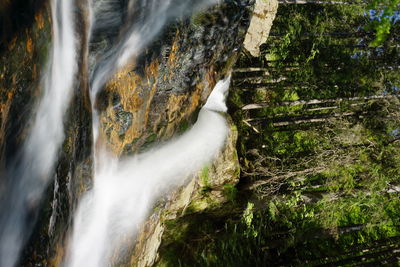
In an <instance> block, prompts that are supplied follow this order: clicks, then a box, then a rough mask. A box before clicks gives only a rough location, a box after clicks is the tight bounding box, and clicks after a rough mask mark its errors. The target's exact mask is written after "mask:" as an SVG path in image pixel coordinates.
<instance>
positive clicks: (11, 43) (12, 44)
mask: <svg viewBox="0 0 400 267" xmlns="http://www.w3.org/2000/svg"><path fill="white" fill-rule="evenodd" d="M16 43H17V37H14V38H13V39H12V40H11V42H10V43H9V44H8V50H12V49H13V48H14V47H15V44H16Z"/></svg>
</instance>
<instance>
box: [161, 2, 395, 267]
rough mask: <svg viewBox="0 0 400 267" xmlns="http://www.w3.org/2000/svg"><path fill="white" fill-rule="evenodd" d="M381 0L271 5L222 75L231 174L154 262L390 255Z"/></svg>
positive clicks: (335, 261) (312, 260) (390, 92)
mask: <svg viewBox="0 0 400 267" xmlns="http://www.w3.org/2000/svg"><path fill="white" fill-rule="evenodd" d="M383 4H384V5H382V2H381V3H378V2H377V1H372V2H371V5H347V4H341V5H332V4H325V5H318V4H303V5H281V6H280V8H279V11H278V14H277V18H276V20H275V23H274V26H273V28H272V30H271V36H270V39H269V41H268V42H267V44H265V45H264V47H263V48H262V49H261V52H262V53H261V56H260V57H259V58H253V57H250V56H249V55H247V54H245V53H244V54H243V55H242V56H241V58H240V59H239V62H238V64H237V71H236V72H235V73H234V75H233V90H232V91H231V94H230V97H229V101H230V103H229V107H230V111H231V115H232V117H233V119H234V121H235V123H236V125H237V127H238V131H239V141H238V144H237V149H238V153H239V159H240V162H241V166H242V169H241V181H240V184H239V186H238V187H237V189H236V187H234V186H230V185H227V186H226V187H225V188H224V191H223V193H224V195H225V196H227V198H228V199H229V200H232V201H229V202H228V203H226V204H224V205H223V206H222V207H221V206H216V207H214V208H213V209H211V210H208V211H206V212H204V213H202V214H195V213H192V214H190V215H187V216H184V217H183V218H180V219H179V220H178V221H177V222H176V223H177V224H178V225H175V226H174V227H172V228H171V229H170V231H169V230H168V231H167V232H169V233H174V229H179V227H181V226H179V225H180V224H182V225H185V227H186V228H185V234H184V235H179V236H178V239H179V240H177V239H176V238H173V237H171V240H174V241H166V242H164V243H163V244H162V246H161V249H160V255H161V263H163V264H164V265H166V266H177V265H178V266H179V265H181V266H283V265H285V266H316V265H324V264H325V265H335V266H355V265H357V266H359V265H362V266H364V265H371V266H381V265H389V266H394V265H399V257H400V252H399V251H400V250H399V248H400V100H399V96H398V93H399V92H398V90H399V88H400V73H399V67H400V65H399V64H400V63H399V62H400V58H399V55H400V53H399V46H398V41H399V36H398V33H399V32H400V31H399V24H400V23H399V21H396V20H394V19H391V18H390V16H391V14H394V12H395V10H393V8H392V9H391V7H390V6H391V5H392V4H398V1H397V2H396V1H386V2H385V3H383ZM368 9H376V10H379V9H382V10H386V11H383V13H379V15H380V16H381V17H382V18H389V24H390V27H389V28H390V30H388V26H387V25H386V23H387V20H386V19H381V20H378V19H376V18H375V20H374V21H372V22H371V20H370V18H369V16H367V15H365V14H364V12H365V10H368ZM371 25H372V26H371ZM201 177H202V178H201V180H202V181H203V182H202V183H203V184H205V185H206V184H207V183H206V182H204V181H207V179H206V178H205V177H207V171H206V170H203V172H202V175H201ZM233 200H234V201H233ZM168 255H169V256H168ZM177 255H179V257H177Z"/></svg>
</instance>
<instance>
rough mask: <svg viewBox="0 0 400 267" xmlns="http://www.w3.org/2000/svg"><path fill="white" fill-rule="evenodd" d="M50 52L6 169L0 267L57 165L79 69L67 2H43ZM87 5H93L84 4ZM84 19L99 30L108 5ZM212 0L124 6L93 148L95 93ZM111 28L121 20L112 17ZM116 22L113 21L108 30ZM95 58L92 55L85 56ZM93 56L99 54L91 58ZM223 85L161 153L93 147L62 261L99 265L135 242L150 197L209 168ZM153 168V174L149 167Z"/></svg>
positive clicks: (101, 80) (103, 1)
mask: <svg viewBox="0 0 400 267" xmlns="http://www.w3.org/2000/svg"><path fill="white" fill-rule="evenodd" d="M50 1H51V16H52V23H53V29H52V30H53V45H52V49H51V51H50V56H49V61H48V63H47V66H46V69H45V72H44V77H43V78H42V82H41V85H42V86H41V87H42V92H41V98H40V100H39V101H38V104H37V106H36V112H35V113H34V114H35V115H34V116H33V118H32V127H31V129H30V130H29V132H28V135H27V138H26V141H25V142H24V144H23V149H22V150H21V151H20V153H19V154H18V155H17V156H16V159H15V161H14V164H13V165H12V167H11V168H9V170H7V177H10V178H12V179H10V180H11V182H10V184H9V191H8V193H7V195H5V196H2V203H1V207H0V212H1V213H0V266H1V267H13V266H16V264H17V263H18V259H19V255H20V253H21V251H22V248H23V246H24V245H25V243H26V242H27V240H28V239H29V237H30V234H31V232H32V229H33V227H34V224H35V221H36V217H37V212H38V210H39V207H40V202H41V199H42V195H43V193H44V191H45V190H46V188H47V186H48V184H49V182H51V181H52V178H53V177H52V176H53V175H52V174H53V169H54V164H55V162H56V161H57V154H58V152H59V149H60V146H61V144H62V142H63V140H64V126H63V116H64V114H65V113H66V111H67V108H68V105H69V103H70V100H71V97H72V94H73V88H74V78H75V76H76V72H77V67H78V66H77V62H78V58H77V49H78V48H77V42H76V39H75V33H74V31H75V26H74V21H75V18H74V8H75V7H74V1H66V0H50ZM88 1H89V2H91V1H90V0H88ZM92 1H94V2H93V3H92V2H91V4H90V9H93V10H89V11H88V13H87V14H88V15H89V16H90V17H91V19H92V20H93V21H91V26H90V27H91V31H89V33H88V34H89V36H88V39H89V38H90V37H91V36H92V31H93V30H94V28H96V25H97V27H99V25H100V28H102V27H105V25H107V23H104V21H107V19H109V16H110V14H108V15H107V14H103V15H104V16H99V17H98V15H99V14H102V12H107V10H108V9H107V7H106V5H107V4H110V1H111V2H112V1H114V0H98V1H95V0H92ZM217 2H219V0H192V1H188V0H143V1H141V2H140V3H142V5H141V6H140V8H141V10H140V12H139V13H140V14H141V16H140V17H139V18H138V17H136V16H135V14H136V13H135V12H137V10H135V8H138V7H139V5H137V3H138V2H137V1H134V0H132V1H129V3H128V5H127V9H128V11H127V15H126V18H125V21H124V25H122V27H123V28H122V29H120V30H121V31H120V36H119V37H118V38H117V41H116V43H115V44H114V45H113V46H111V48H110V49H107V50H106V51H103V52H104V55H103V56H102V57H101V58H100V59H99V60H97V61H96V60H95V59H94V60H93V61H89V62H92V64H93V66H92V67H93V68H92V69H93V72H92V74H91V84H90V87H91V89H90V90H91V91H90V97H91V101H92V109H93V110H92V111H93V136H94V143H95V144H96V141H97V137H98V131H99V123H98V120H99V116H98V113H97V111H96V109H95V104H94V103H95V102H96V101H95V100H96V96H97V94H98V92H99V91H100V90H101V89H102V88H103V87H104V85H105V84H106V82H107V81H108V80H109V79H110V78H111V77H112V76H113V75H114V74H115V73H116V72H118V71H119V70H120V69H121V68H122V67H124V66H126V65H127V64H129V63H132V62H134V59H135V58H136V57H137V56H139V55H140V53H142V51H143V50H144V49H145V48H146V46H148V45H149V44H150V42H151V41H152V40H153V39H154V38H155V37H156V36H157V35H158V34H160V32H161V31H162V29H163V28H164V27H165V26H166V25H167V24H168V22H169V21H171V20H173V19H175V18H177V17H185V16H189V15H191V14H192V12H194V11H198V10H200V9H203V8H206V7H208V6H209V5H212V4H215V3H217ZM97 18H100V19H103V20H104V21H103V23H98V24H96V19H97ZM113 19H114V20H113V24H112V25H113V26H115V25H117V24H120V23H122V21H116V20H115V18H113ZM114 22H115V23H114ZM89 56H93V55H89ZM93 58H96V57H93ZM229 83H230V78H226V79H225V80H222V81H220V82H218V83H217V85H216V87H215V88H214V90H213V92H212V94H211V96H210V98H209V100H208V101H207V103H206V105H205V106H204V107H203V109H202V110H201V111H200V113H199V117H198V120H197V122H196V124H195V125H194V126H193V127H192V128H191V129H190V130H189V131H188V132H187V133H185V134H184V135H182V136H180V137H176V138H175V139H173V140H172V141H170V142H168V143H167V144H164V145H163V146H160V147H156V148H153V149H152V150H150V151H148V152H146V153H143V154H139V155H135V156H133V157H129V158H124V159H118V158H117V157H116V156H114V155H112V154H111V153H109V152H107V150H106V148H105V147H102V146H100V147H97V146H96V145H95V146H94V147H95V151H94V152H93V154H94V161H95V171H94V186H93V189H92V190H90V191H89V192H87V193H86V194H85V195H84V197H83V198H82V199H81V201H80V203H79V205H78V209H77V212H76V214H75V218H74V223H73V233H72V236H71V237H70V242H69V243H70V244H69V247H68V251H67V256H66V259H65V261H64V263H65V264H66V265H67V266H106V265H108V261H109V257H110V255H111V253H112V251H114V250H115V249H118V248H120V246H121V240H122V239H125V238H127V237H129V238H130V237H133V236H134V235H135V233H137V230H138V229H139V227H140V225H141V224H142V223H143V222H144V220H145V218H146V216H147V215H148V213H149V209H150V208H151V207H152V205H153V204H154V202H155V201H156V200H157V198H159V197H161V196H163V195H164V194H167V193H168V192H170V190H172V189H173V188H176V187H177V186H180V185H182V184H183V183H184V182H185V180H187V178H188V177H190V176H191V175H193V174H194V173H195V172H196V171H197V170H199V169H200V168H201V167H202V166H204V165H205V164H207V163H208V162H210V161H211V160H212V159H213V158H214V157H215V156H216V155H217V153H218V152H219V150H220V149H221V147H222V146H223V144H224V142H225V138H226V135H227V131H228V128H227V123H226V120H225V117H224V115H223V114H222V113H223V112H226V106H225V97H226V92H227V90H228V88H229ZM155 165H156V166H157V168H156V169H155V168H154V166H155Z"/></svg>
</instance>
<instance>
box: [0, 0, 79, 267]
mask: <svg viewBox="0 0 400 267" xmlns="http://www.w3.org/2000/svg"><path fill="white" fill-rule="evenodd" d="M73 9H74V7H73V2H72V1H63V0H52V1H51V13H52V22H53V37H54V38H53V39H54V40H53V46H52V49H51V54H50V56H49V58H50V59H49V62H48V63H47V67H46V71H45V75H44V77H43V81H42V88H43V91H42V98H41V100H40V102H39V103H38V107H37V111H36V114H35V116H34V118H33V126H32V128H31V130H30V133H29V135H28V138H27V140H26V142H25V144H24V149H23V151H22V152H21V153H20V154H19V157H17V159H16V162H15V165H14V167H13V168H12V169H11V170H9V172H8V173H9V174H8V175H9V176H11V177H12V179H13V181H12V184H11V186H10V188H9V192H8V193H9V194H8V195H7V196H6V198H5V200H4V202H3V204H4V205H3V207H2V210H1V214H0V266H1V267H12V266H15V265H16V264H17V261H18V258H19V254H20V252H21V249H22V247H23V246H24V244H25V242H26V241H27V239H28V238H29V236H30V232H31V230H32V228H33V226H34V223H35V217H36V216H35V215H33V214H35V212H36V211H35V210H37V209H38V208H39V204H40V201H41V198H42V195H43V192H44V190H45V189H46V187H47V185H48V183H49V182H50V181H51V180H52V177H51V173H52V170H53V167H54V164H55V162H56V160H57V153H58V149H59V147H60V145H61V143H62V141H63V139H64V127H63V116H64V114H65V112H66V110H67V108H68V105H69V103H70V100H71V96H72V88H73V82H74V77H75V74H76V70H77V63H76V62H77V60H76V49H77V47H76V42H75V37H74V31H75V29H74V23H73V22H74V16H73Z"/></svg>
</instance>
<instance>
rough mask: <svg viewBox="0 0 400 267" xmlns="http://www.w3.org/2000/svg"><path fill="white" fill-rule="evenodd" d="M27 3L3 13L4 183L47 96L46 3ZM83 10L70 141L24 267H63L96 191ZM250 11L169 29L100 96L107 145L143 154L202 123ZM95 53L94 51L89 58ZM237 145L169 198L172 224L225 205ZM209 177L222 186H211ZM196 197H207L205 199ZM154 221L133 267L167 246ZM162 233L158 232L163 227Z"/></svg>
mask: <svg viewBox="0 0 400 267" xmlns="http://www.w3.org/2000/svg"><path fill="white" fill-rule="evenodd" d="M28 2H29V3H27V2H26V1H22V0H16V1H3V2H2V3H1V4H0V12H1V16H0V18H1V20H2V21H1V22H2V27H3V28H2V32H1V34H2V38H1V46H0V77H1V79H0V111H1V112H0V164H1V165H0V174H1V173H3V172H4V171H5V170H6V169H7V167H8V165H9V164H10V162H11V161H10V160H12V159H13V158H14V157H15V155H16V154H17V153H18V151H19V150H20V149H21V146H22V144H23V141H24V139H25V138H26V134H27V132H28V129H29V127H30V123H29V122H30V118H31V117H32V114H33V112H34V106H35V103H36V101H37V99H38V96H39V95H40V92H41V84H40V79H41V75H42V74H43V69H44V66H45V63H46V60H47V57H48V51H49V48H50V46H51V40H52V32H51V23H52V22H51V16H50V8H49V1H35V0H31V1H28ZM85 2H86V1H80V0H75V4H76V6H77V8H76V16H77V20H78V24H77V25H78V26H77V28H78V29H79V31H81V32H79V31H78V34H77V35H78V40H77V41H78V42H79V44H80V45H79V47H81V50H80V51H79V55H80V56H79V58H80V62H78V63H79V71H78V73H80V75H78V77H77V82H76V85H75V90H74V92H75V95H74V97H73V100H72V102H71V104H70V108H69V110H68V112H67V114H66V117H65V141H64V143H63V145H62V148H61V151H60V154H59V160H58V162H57V163H56V164H55V171H54V179H53V182H52V184H51V185H50V186H49V188H48V189H47V191H46V195H45V197H44V199H43V201H42V205H41V209H40V212H39V215H38V218H39V221H38V223H37V226H36V228H35V231H34V233H33V235H32V237H31V239H30V241H29V243H28V244H27V246H26V248H25V250H24V255H23V261H22V263H21V265H22V266H32V265H34V266H59V265H60V263H61V260H62V258H63V256H64V251H65V247H66V243H67V240H66V236H67V233H68V231H69V230H70V227H71V222H72V219H73V218H72V215H73V213H74V210H75V208H76V203H77V201H78V199H79V197H80V196H81V194H82V193H83V192H84V191H86V190H87V189H88V188H90V186H91V175H92V153H91V151H92V144H91V142H92V141H91V140H92V133H91V105H90V100H89V97H88V95H89V94H88V88H89V85H88V84H89V82H88V80H87V79H88V76H89V75H88V68H89V67H88V65H89V62H87V60H88V50H89V48H88V47H87V40H86V39H85V38H84V36H87V34H85V33H84V32H82V31H85V30H86V29H87V25H88V21H87V7H86V6H85ZM117 2H118V1H117ZM119 3H120V5H121V7H124V5H127V1H125V0H121V1H119ZM252 7H253V1H252V0H234V1H221V3H220V4H219V5H218V6H215V7H212V8H210V9H209V10H207V11H206V12H203V13H201V14H195V15H193V16H192V17H191V18H189V19H181V20H179V21H178V22H176V23H174V24H172V25H170V26H169V27H168V28H167V29H166V30H165V31H164V33H163V34H162V35H161V36H159V37H158V39H157V40H155V41H154V42H153V43H152V44H151V46H150V47H148V49H147V50H146V52H145V53H144V54H143V55H142V56H141V57H140V58H138V59H136V61H135V65H134V67H129V66H128V67H125V68H124V69H122V70H121V71H120V72H119V73H117V74H116V75H115V76H114V77H113V78H112V79H111V80H110V81H109V82H108V83H107V85H106V86H105V88H103V90H102V92H101V93H100V94H99V97H98V99H97V103H96V107H97V108H98V110H99V114H100V127H101V129H100V136H101V138H100V140H101V142H105V143H106V144H107V145H108V146H109V148H110V149H111V150H112V151H113V152H114V153H115V154H117V155H120V156H123V155H127V154H131V153H136V152H140V151H143V150H146V149H147V148H148V147H149V146H150V145H152V144H153V143H155V142H159V141H163V140H167V139H169V138H171V137H172V136H173V135H174V134H177V133H180V132H183V131H185V130H186V129H187V128H188V127H189V126H190V125H191V124H192V122H193V121H194V120H195V118H196V115H197V111H198V110H199V109H200V107H201V106H202V104H203V103H204V102H205V100H206V99H207V97H208V95H209V93H210V91H211V89H212V88H213V87H214V85H215V83H216V81H217V80H219V79H221V78H222V77H224V76H225V75H227V74H228V73H229V72H230V70H231V68H232V65H233V64H234V62H235V61H236V58H237V55H238V53H239V52H240V50H241V48H242V44H243V40H244V36H245V33H246V30H247V28H248V23H249V21H250V15H251V12H252ZM121 10H123V8H122V9H121ZM121 12H123V11H121ZM5 14H8V15H5ZM16 14H23V16H17V15H16ZM4 25H12V27H11V26H10V27H7V26H4ZM112 34H114V35H115V36H113V37H112V38H118V34H115V32H113V33H112ZM101 38H105V39H106V38H108V39H112V38H109V36H108V35H107V33H105V34H104V36H103V37H102V36H100V37H98V39H100V40H95V41H96V42H99V43H101V42H102V39H101ZM94 46H95V44H92V48H91V49H94V48H93V47H94ZM100 50H101V49H100ZM100 50H99V51H100ZM132 66H133V65H132ZM235 138H236V137H235V134H234V132H232V134H231V138H230V142H228V143H227V149H226V150H225V152H224V153H222V154H221V157H220V158H219V159H218V162H220V163H221V164H214V165H212V166H209V167H208V168H206V169H205V170H203V174H200V175H199V176H198V177H197V178H196V179H193V180H192V181H191V182H190V183H189V185H187V187H185V188H184V189H181V190H179V192H177V193H175V195H174V196H173V197H172V198H173V199H176V200H179V199H181V200H180V201H178V202H176V203H174V201H171V202H168V201H167V202H166V203H168V204H165V205H166V207H170V211H171V214H173V213H175V215H168V216H170V217H168V216H167V215H166V214H167V213H168V212H167V211H165V212H164V213H163V214H164V215H163V216H166V217H165V218H167V219H168V218H169V219H171V218H173V217H174V216H175V217H177V216H178V215H180V214H182V211H183V209H185V210H186V211H187V212H188V211H190V210H192V211H202V210H205V209H208V207H209V206H210V205H212V203H213V202H214V201H215V202H219V201H225V200H226V199H227V198H228V197H227V196H228V195H229V194H228V193H227V192H229V190H230V188H231V187H230V186H231V185H233V184H234V183H235V181H236V180H235V179H237V169H238V165H237V157H236V156H235V155H236V154H235V152H234V140H235ZM205 174H207V176H210V177H211V176H212V177H214V178H216V179H210V180H208V179H206V178H205V177H206V175H205ZM1 177H3V176H1ZM202 177H203V178H202ZM7 183H8V181H7V180H6V179H3V178H2V179H1V180H0V193H1V191H2V190H7ZM199 188H200V189H201V188H203V189H204V190H203V191H204V192H205V194H202V193H201V192H202V190H198V189H199ZM195 192H197V193H195ZM160 205H161V204H160ZM165 205H164V206H165ZM185 207H186V208H185ZM167 210H168V209H167ZM154 218H159V216H158V217H157V215H156V214H155V215H153V217H152V219H151V220H154V222H155V223H154V225H153V226H155V228H154V229H153V228H152V229H153V230H151V229H150V230H149V231H147V232H143V233H142V234H141V235H140V236H141V237H145V236H148V237H150V236H151V237H152V239H153V240H154V242H153V245H152V244H151V243H149V244H148V243H144V242H143V240H142V239H139V240H140V241H139V242H138V244H137V245H136V249H135V251H134V252H132V251H133V250H132V251H131V253H132V255H133V256H129V257H128V258H129V259H128V260H127V263H132V264H139V265H149V264H151V263H153V262H155V260H156V258H157V257H156V256H155V255H157V253H156V251H157V248H158V245H159V244H160V241H161V239H160V238H158V236H159V235H161V233H162V232H163V230H162V221H159V222H158V221H157V220H156V219H154ZM164 221H165V220H164ZM157 225H160V226H159V227H158V228H157ZM153 226H152V227H153ZM157 233H158V234H157ZM156 244H158V245H156ZM142 253H143V255H142ZM140 255H141V256H140Z"/></svg>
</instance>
